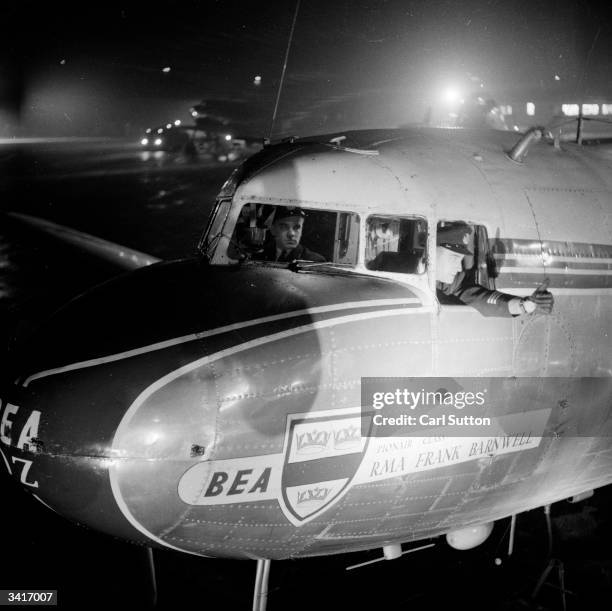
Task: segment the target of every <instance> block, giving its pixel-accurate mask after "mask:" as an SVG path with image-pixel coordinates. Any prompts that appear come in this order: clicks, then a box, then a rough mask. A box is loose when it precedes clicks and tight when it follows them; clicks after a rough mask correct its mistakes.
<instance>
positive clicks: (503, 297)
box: [442, 272, 516, 318]
mask: <svg viewBox="0 0 612 611" xmlns="http://www.w3.org/2000/svg"><path fill="white" fill-rule="evenodd" d="M442 287H443V289H442V290H443V292H444V293H445V294H446V295H452V296H453V297H455V298H456V299H458V300H459V301H461V303H465V304H466V305H469V306H472V307H473V308H475V309H476V310H478V311H479V312H480V313H481V314H482V315H483V316H504V317H507V318H511V317H512V316H513V315H512V314H511V313H510V311H509V310H508V302H509V301H511V300H512V299H514V298H515V297H516V295H509V294H508V293H502V292H500V291H495V290H493V289H488V288H485V287H484V286H481V285H480V284H476V283H475V281H474V276H473V275H472V274H471V273H470V272H462V273H461V274H457V278H455V281H454V282H453V283H452V284H451V285H442Z"/></svg>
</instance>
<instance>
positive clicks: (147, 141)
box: [140, 138, 149, 146]
mask: <svg viewBox="0 0 612 611" xmlns="http://www.w3.org/2000/svg"><path fill="white" fill-rule="evenodd" d="M140 144H142V146H147V144H149V139H148V138H143V139H142V140H141V141H140Z"/></svg>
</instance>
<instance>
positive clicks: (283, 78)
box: [269, 0, 300, 140]
mask: <svg viewBox="0 0 612 611" xmlns="http://www.w3.org/2000/svg"><path fill="white" fill-rule="evenodd" d="M299 10H300V0H297V3H296V5H295V13H294V15H293V23H292V24H291V32H290V33H289V42H288V43H287V51H286V52H285V63H284V64H283V73H282V74H281V80H280V83H279V84H278V92H277V94H276V103H275V104H274V112H273V113H272V124H271V125H270V134H269V139H270V140H271V139H272V130H273V129H274V121H275V120H276V111H277V110H278V102H279V100H280V94H281V90H282V88H283V81H284V80H285V71H286V70H287V60H288V59H289V50H290V49H291V42H292V41H293V30H294V29H295V22H296V21H297V16H298V11H299Z"/></svg>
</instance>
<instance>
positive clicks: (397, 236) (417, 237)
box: [365, 215, 427, 274]
mask: <svg viewBox="0 0 612 611" xmlns="http://www.w3.org/2000/svg"><path fill="white" fill-rule="evenodd" d="M426 253H427V221H426V220H425V219H423V218H415V217H400V216H379V215H377V216H370V217H368V220H367V225H366V250H365V266H366V268H367V269H370V270H374V271H380V272H393V273H399V274H422V273H424V272H425V267H426V266H425V261H426Z"/></svg>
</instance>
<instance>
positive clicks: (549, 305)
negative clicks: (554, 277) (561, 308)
mask: <svg viewBox="0 0 612 611" xmlns="http://www.w3.org/2000/svg"><path fill="white" fill-rule="evenodd" d="M549 282H550V280H549V279H548V278H546V280H544V282H542V284H540V286H539V287H538V288H537V289H536V290H535V291H534V292H533V293H532V294H531V295H529V297H527V300H528V301H531V302H532V303H534V304H535V306H536V307H535V308H534V311H535V313H536V314H550V313H551V312H552V309H553V305H554V303H555V298H554V297H553V295H552V293H551V292H550V291H549V290H548V283H549Z"/></svg>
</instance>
